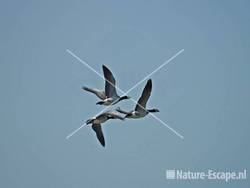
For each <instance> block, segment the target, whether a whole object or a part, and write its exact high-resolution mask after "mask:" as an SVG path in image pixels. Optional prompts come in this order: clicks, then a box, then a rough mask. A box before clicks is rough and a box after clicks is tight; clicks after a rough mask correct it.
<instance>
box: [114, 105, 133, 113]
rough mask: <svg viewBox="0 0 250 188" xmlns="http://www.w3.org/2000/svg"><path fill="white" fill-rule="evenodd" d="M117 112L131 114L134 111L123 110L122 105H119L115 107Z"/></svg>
mask: <svg viewBox="0 0 250 188" xmlns="http://www.w3.org/2000/svg"><path fill="white" fill-rule="evenodd" d="M115 110H116V111H117V112H119V113H121V114H126V115H127V114H130V113H131V112H132V111H129V112H127V111H125V110H122V109H121V108H120V107H118V108H116V109H115Z"/></svg>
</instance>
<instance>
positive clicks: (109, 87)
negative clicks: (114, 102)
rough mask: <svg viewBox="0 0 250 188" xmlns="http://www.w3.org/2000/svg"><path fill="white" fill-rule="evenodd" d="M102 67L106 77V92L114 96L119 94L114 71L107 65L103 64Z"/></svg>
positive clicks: (108, 95)
mask: <svg viewBox="0 0 250 188" xmlns="http://www.w3.org/2000/svg"><path fill="white" fill-rule="evenodd" d="M102 69H103V74H104V78H105V93H106V95H107V97H108V98H112V97H114V96H117V93H116V88H115V78H114V76H113V74H112V72H111V71H110V70H109V69H108V68H107V67H106V66H105V65H102Z"/></svg>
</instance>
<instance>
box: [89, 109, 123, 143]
mask: <svg viewBox="0 0 250 188" xmlns="http://www.w3.org/2000/svg"><path fill="white" fill-rule="evenodd" d="M109 119H120V120H124V119H125V118H124V117H122V116H120V115H118V114H117V113H116V112H103V113H101V114H99V115H98V116H96V117H93V118H91V119H88V120H87V121H86V125H88V124H92V125H91V126H92V129H93V130H94V131H95V133H96V136H97V138H98V140H99V142H100V143H101V145H102V146H103V147H105V140H104V136H103V133H102V127H101V124H102V123H104V122H106V121H107V120H109Z"/></svg>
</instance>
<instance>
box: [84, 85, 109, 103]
mask: <svg viewBox="0 0 250 188" xmlns="http://www.w3.org/2000/svg"><path fill="white" fill-rule="evenodd" d="M82 89H83V90H85V91H88V92H91V93H94V94H95V95H96V96H97V97H99V98H100V99H102V100H104V99H105V98H106V95H105V91H101V90H99V89H92V88H88V87H82Z"/></svg>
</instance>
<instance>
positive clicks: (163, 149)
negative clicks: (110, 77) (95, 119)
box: [0, 0, 250, 188]
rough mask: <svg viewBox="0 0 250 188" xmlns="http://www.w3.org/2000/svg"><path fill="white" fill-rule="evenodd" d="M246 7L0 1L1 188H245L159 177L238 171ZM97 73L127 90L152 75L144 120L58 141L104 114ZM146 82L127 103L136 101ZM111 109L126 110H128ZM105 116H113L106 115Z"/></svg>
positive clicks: (244, 105) (249, 42)
mask: <svg viewBox="0 0 250 188" xmlns="http://www.w3.org/2000/svg"><path fill="white" fill-rule="evenodd" d="M249 8H250V3H249V2H248V1H243V0H241V1H198V0H196V1H195V0H194V1H126V2H125V1H79V0H78V1H41V2H38V1H15V0H12V1H1V6H0V21H1V34H0V39H1V43H0V51H1V56H0V62H1V63H0V72H1V74H0V83H1V88H2V89H1V93H0V98H1V106H0V112H1V118H0V122H1V126H0V132H1V136H0V148H1V156H0V166H1V169H0V178H1V179H0V186H1V187H5V188H9V187H25V188H27V187H38V188H39V187H60V188H62V187H100V186H103V187H183V186H185V187H201V186H202V187H210V186H211V185H212V186H216V187H249V180H245V181H231V182H228V183H223V182H217V181H195V182H190V181H189V182H187V181H186V182H185V181H169V180H166V179H165V170H166V169H187V170H195V171H202V170H206V169H214V170H225V171H227V170H243V169H247V170H249V158H250V152H249V135H248V133H249V131H250V129H249V123H250V114H249V113H250V110H249V106H250V101H249V96H250V85H249V83H248V82H249V79H250V76H249V75H250V74H249V70H250V64H249V60H250V58H249V50H250V39H249V33H250V27H249V21H250V14H249ZM66 49H70V50H72V51H73V52H74V53H75V54H77V55H78V56H79V57H81V58H82V59H83V60H85V61H86V62H88V63H89V64H90V65H91V66H92V67H93V68H95V69H96V70H97V71H99V72H100V73H101V72H102V69H101V65H102V64H105V65H106V66H108V67H109V68H110V69H111V70H112V72H113V73H114V75H115V77H116V79H117V85H118V86H119V87H120V88H121V89H123V90H125V91H126V90H128V89H129V88H130V87H132V86H133V85H134V84H135V83H137V82H138V81H140V80H141V79H142V78H144V77H145V76H146V75H147V74H148V73H150V72H151V71H153V70H154V69H155V68H157V67H158V66H159V65H161V64H162V63H163V62H164V61H166V60H167V59H169V58H170V57H171V56H172V55H174V54H175V53H176V52H178V51H179V50H181V49H185V51H184V52H183V53H182V54H181V55H180V56H178V57H177V58H176V59H174V60H173V61H172V62H171V63H169V64H168V65H167V66H166V67H164V68H163V69H161V70H160V71H159V72H157V73H156V74H154V75H153V76H152V77H151V79H152V80H153V91H152V95H151V97H150V99H149V102H148V107H156V108H159V109H160V113H158V114H157V116H158V117H159V118H161V119H162V120H163V121H164V122H166V123H167V124H168V125H170V126H171V127H173V128H174V129H175V130H177V131H178V132H179V133H181V134H182V135H183V136H184V140H182V139H180V138H179V137H177V136H176V135H175V134H173V133H172V132H171V131H170V130H168V129H167V128H166V127H164V126H163V125H161V124H160V123H159V122H157V121H156V120H155V119H153V118H152V117H150V116H147V117H145V118H144V119H141V120H127V121H125V122H119V121H115V120H114V121H109V122H107V123H105V125H104V128H103V129H104V134H105V138H106V144H107V147H106V148H105V149H103V148H102V147H101V146H100V144H99V143H98V141H97V140H96V138H95V135H94V133H93V131H92V130H91V128H90V127H86V128H83V129H81V130H80V131H79V132H78V133H77V134H75V135H74V136H73V137H72V138H71V139H69V140H66V139H65V137H66V136H67V135H68V134H69V133H71V132H72V131H73V130H74V129H76V128H78V127H79V126H80V125H81V124H82V123H83V122H85V121H86V120H87V119H88V118H89V117H91V116H93V115H95V114H96V113H98V112H99V111H100V110H102V109H103V108H102V107H100V106H96V105H95V103H96V102H97V101H98V99H97V98H96V97H95V96H93V95H90V94H88V93H86V92H83V91H82V90H81V87H82V86H84V85H88V86H92V87H96V88H102V87H103V83H104V82H103V80H102V79H101V78H99V77H98V76H96V75H95V74H94V73H93V72H91V71H90V70H89V69H87V68H86V67H85V66H83V65H82V64H80V63H79V62H78V61H77V60H76V59H74V58H73V57H72V56H70V55H69V54H68V53H67V52H66ZM145 83H146V82H144V83H142V84H141V85H139V86H138V87H137V88H136V89H134V90H133V91H132V92H131V93H130V96H131V97H133V98H134V99H135V100H137V99H138V98H139V97H140V94H141V91H142V89H143V87H144V85H145ZM117 106H120V107H122V108H124V109H131V108H134V103H133V102H132V101H122V102H121V103H119V104H118V105H117ZM117 106H115V107H117Z"/></svg>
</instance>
